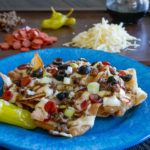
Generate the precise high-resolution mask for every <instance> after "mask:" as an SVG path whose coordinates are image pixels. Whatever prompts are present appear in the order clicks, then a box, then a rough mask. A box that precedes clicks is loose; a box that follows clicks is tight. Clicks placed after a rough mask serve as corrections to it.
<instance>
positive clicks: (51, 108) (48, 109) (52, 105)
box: [44, 101, 56, 114]
mask: <svg viewBox="0 0 150 150" xmlns="http://www.w3.org/2000/svg"><path fill="white" fill-rule="evenodd" d="M44 109H45V111H46V112H48V113H49V114H53V113H54V112H55V111H56V104H55V103H54V102H53V101H48V102H47V103H46V104H45V106H44Z"/></svg>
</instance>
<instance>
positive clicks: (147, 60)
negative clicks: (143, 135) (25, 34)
mask: <svg viewBox="0 0 150 150" xmlns="http://www.w3.org/2000/svg"><path fill="white" fill-rule="evenodd" d="M0 1H2V0H0ZM17 13H18V15H19V16H21V17H22V18H25V19H26V22H25V24H24V25H23V26H20V27H24V26H26V25H28V26H31V27H36V28H40V23H41V21H42V20H43V19H44V18H47V17H49V16H50V13H49V12H47V11H34V12H32V11H28V12H17ZM64 13H65V12H64ZM73 16H74V17H76V18H77V24H76V25H75V26H73V27H70V28H69V27H63V28H61V29H59V30H56V31H53V30H44V32H47V33H48V34H49V35H53V36H57V37H58V42H57V43H55V44H53V45H51V46H49V47H62V44H63V43H66V42H69V41H71V39H72V38H73V37H74V36H75V35H76V34H78V33H79V32H81V31H84V30H87V29H88V28H90V27H92V24H94V23H98V22H100V21H101V18H102V17H105V18H108V19H109V20H110V21H111V18H110V17H109V15H108V14H107V12H105V11H95V10H93V11H76V12H74V15H73ZM125 27H126V29H127V31H128V32H129V33H130V34H131V35H134V36H136V37H137V38H140V39H141V42H139V44H140V45H141V46H140V47H139V48H137V49H136V50H135V51H125V52H122V53H121V55H124V56H127V57H130V58H132V59H135V60H137V61H140V62H142V63H144V64H146V65H148V66H150V42H149V41H150V30H149V29H150V16H149V14H148V15H147V16H146V17H145V18H144V19H143V20H141V21H140V22H139V23H138V24H134V25H127V26H125ZM4 36H5V33H3V32H0V42H3V41H4ZM16 53H19V51H14V50H9V51H1V50H0V59H2V58H4V57H7V56H10V55H13V54H16ZM145 149H150V140H147V141H145V142H143V143H141V144H139V145H137V146H134V147H132V148H129V149H128V150H145ZM0 150H5V149H4V148H2V147H0Z"/></svg>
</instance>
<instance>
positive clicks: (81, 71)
mask: <svg viewBox="0 0 150 150" xmlns="http://www.w3.org/2000/svg"><path fill="white" fill-rule="evenodd" d="M90 71H91V69H90V67H89V66H87V65H84V66H81V67H80V68H79V70H78V73H79V74H82V75H85V74H88V73H90Z"/></svg>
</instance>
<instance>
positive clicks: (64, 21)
mask: <svg viewBox="0 0 150 150" xmlns="http://www.w3.org/2000/svg"><path fill="white" fill-rule="evenodd" d="M51 10H52V15H51V17H50V18H49V19H45V20H43V22H42V24H41V28H43V29H55V30H56V29H59V28H61V27H62V26H65V25H66V26H72V25H74V24H75V23H76V19H75V18H73V17H70V18H69V16H70V15H71V14H72V12H73V11H74V9H73V8H72V9H71V10H70V12H69V13H68V14H67V15H63V14H62V13H59V12H56V11H55V10H54V8H53V7H51Z"/></svg>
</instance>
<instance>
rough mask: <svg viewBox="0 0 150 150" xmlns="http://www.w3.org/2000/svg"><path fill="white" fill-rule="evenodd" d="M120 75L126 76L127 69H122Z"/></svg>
mask: <svg viewBox="0 0 150 150" xmlns="http://www.w3.org/2000/svg"><path fill="white" fill-rule="evenodd" d="M118 75H119V76H126V75H127V74H126V72H125V71H123V70H121V71H119V74H118Z"/></svg>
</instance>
